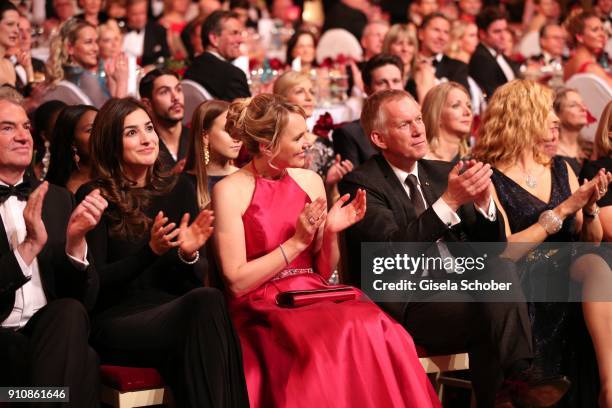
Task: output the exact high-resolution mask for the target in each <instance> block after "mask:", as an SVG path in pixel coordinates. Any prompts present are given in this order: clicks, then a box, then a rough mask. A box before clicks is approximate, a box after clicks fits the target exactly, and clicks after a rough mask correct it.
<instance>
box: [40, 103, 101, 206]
mask: <svg viewBox="0 0 612 408" xmlns="http://www.w3.org/2000/svg"><path fill="white" fill-rule="evenodd" d="M97 114H98V110H97V109H96V108H94V107H93V106H87V105H75V106H67V107H65V108H64V109H62V111H61V112H60V113H59V115H58V117H57V120H56V121H55V129H54V130H53V136H52V137H51V140H53V142H52V143H51V157H50V164H49V171H48V173H47V176H46V180H47V181H48V182H49V183H51V184H55V185H56V186H61V187H64V188H66V189H68V190H70V192H72V193H73V194H74V193H76V191H77V190H78V189H79V187H81V185H82V184H85V183H86V182H88V181H89V180H90V179H91V171H90V170H91V160H90V157H89V136H90V134H91V128H92V125H93V122H94V119H95V118H96V115H97Z"/></svg>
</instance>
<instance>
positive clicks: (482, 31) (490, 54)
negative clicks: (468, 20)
mask: <svg viewBox="0 0 612 408" xmlns="http://www.w3.org/2000/svg"><path fill="white" fill-rule="evenodd" d="M476 25H477V26H478V37H479V39H480V43H479V44H478V46H477V47H476V50H475V51H474V54H473V55H472V58H471V59H470V63H469V74H470V77H472V78H474V81H476V83H477V84H478V86H480V88H481V89H482V91H483V92H484V93H485V96H486V97H487V98H488V97H491V95H493V92H494V91H495V89H497V87H498V86H501V85H503V84H505V83H506V82H509V81H512V80H513V79H515V78H518V77H519V66H518V64H516V63H514V62H513V61H511V60H509V59H508V58H507V57H506V56H505V55H504V49H505V35H506V32H507V31H508V17H507V14H506V13H505V12H504V11H502V10H501V9H500V8H498V7H494V6H489V7H486V8H484V9H483V10H482V11H481V12H480V14H479V15H478V17H477V18H476Z"/></svg>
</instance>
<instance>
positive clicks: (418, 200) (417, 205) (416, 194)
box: [405, 174, 425, 217]
mask: <svg viewBox="0 0 612 408" xmlns="http://www.w3.org/2000/svg"><path fill="white" fill-rule="evenodd" d="M405 183H406V185H407V186H408V188H409V189H410V201H411V202H412V205H413V206H414V210H415V211H416V215H417V217H418V216H419V215H421V214H422V213H423V212H424V211H425V201H424V200H423V196H422V195H421V192H420V191H419V188H418V187H417V186H418V184H419V182H418V180H417V178H416V176H415V175H414V174H409V175H408V177H406V181H405Z"/></svg>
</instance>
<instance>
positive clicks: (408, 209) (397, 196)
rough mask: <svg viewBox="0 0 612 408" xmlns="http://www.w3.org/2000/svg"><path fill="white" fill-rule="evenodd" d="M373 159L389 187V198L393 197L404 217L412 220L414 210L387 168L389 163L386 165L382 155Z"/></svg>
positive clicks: (391, 170) (401, 187)
mask: <svg viewBox="0 0 612 408" xmlns="http://www.w3.org/2000/svg"><path fill="white" fill-rule="evenodd" d="M374 157H375V158H376V163H377V164H378V167H379V168H380V171H381V172H382V174H383V176H384V178H385V180H386V181H387V185H388V186H389V191H390V192H391V194H390V195H389V197H393V199H394V201H396V202H399V205H400V206H401V207H402V210H403V211H404V214H405V215H406V217H409V218H413V217H414V215H415V212H414V208H412V203H411V202H410V200H409V199H408V196H406V193H405V192H404V191H405V190H404V186H403V185H402V183H401V182H400V181H399V180H398V179H397V176H396V175H395V173H394V172H393V169H391V166H389V163H387V160H386V159H385V158H384V156H383V155H382V154H377V155H376V156H374ZM411 214H412V215H411Z"/></svg>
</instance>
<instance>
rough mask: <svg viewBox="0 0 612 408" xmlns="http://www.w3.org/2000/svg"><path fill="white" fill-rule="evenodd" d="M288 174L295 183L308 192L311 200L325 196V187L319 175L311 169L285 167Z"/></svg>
mask: <svg viewBox="0 0 612 408" xmlns="http://www.w3.org/2000/svg"><path fill="white" fill-rule="evenodd" d="M287 171H288V172H289V175H290V176H291V177H292V178H293V179H294V180H295V182H296V183H298V185H299V186H300V187H301V188H302V190H304V191H305V192H306V194H308V196H309V197H310V199H311V200H314V199H315V198H317V197H319V196H321V195H323V196H325V187H324V186H323V180H322V179H321V176H319V175H318V174H317V173H315V172H314V171H312V170H308V169H300V168H291V169H287Z"/></svg>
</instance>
